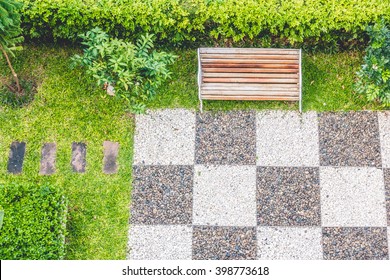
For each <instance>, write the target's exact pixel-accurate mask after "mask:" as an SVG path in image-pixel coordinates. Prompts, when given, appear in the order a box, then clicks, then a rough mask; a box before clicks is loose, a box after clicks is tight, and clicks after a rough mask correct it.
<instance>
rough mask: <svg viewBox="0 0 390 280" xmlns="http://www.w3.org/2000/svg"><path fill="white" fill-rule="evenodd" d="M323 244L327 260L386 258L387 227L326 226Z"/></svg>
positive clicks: (323, 230) (323, 231)
mask: <svg viewBox="0 0 390 280" xmlns="http://www.w3.org/2000/svg"><path fill="white" fill-rule="evenodd" d="M322 234H323V239H322V246H323V250H324V259H326V260H386V259H388V258H389V253H388V248H387V247H388V244H387V237H386V228H385V227H344V228H343V227H325V228H323V229H322Z"/></svg>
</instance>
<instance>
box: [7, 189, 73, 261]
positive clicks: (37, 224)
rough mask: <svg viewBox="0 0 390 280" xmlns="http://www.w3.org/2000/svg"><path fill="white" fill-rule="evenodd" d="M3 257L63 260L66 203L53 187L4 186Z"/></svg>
mask: <svg viewBox="0 0 390 280" xmlns="http://www.w3.org/2000/svg"><path fill="white" fill-rule="evenodd" d="M0 209H2V210H3V211H4V219H3V226H2V228H1V229H0V259H2V260H6V259H14V260H21V259H33V260H39V259H45V260H52V259H62V258H63V257H64V254H65V242H64V241H65V230H66V229H65V223H66V202H65V198H64V196H63V195H62V194H61V192H58V191H56V190H55V189H54V188H53V187H50V186H41V187H37V186H34V185H16V184H11V185H0Z"/></svg>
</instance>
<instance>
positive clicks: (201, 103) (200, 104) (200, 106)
mask: <svg viewBox="0 0 390 280" xmlns="http://www.w3.org/2000/svg"><path fill="white" fill-rule="evenodd" d="M199 109H200V112H201V113H203V101H202V99H199Z"/></svg>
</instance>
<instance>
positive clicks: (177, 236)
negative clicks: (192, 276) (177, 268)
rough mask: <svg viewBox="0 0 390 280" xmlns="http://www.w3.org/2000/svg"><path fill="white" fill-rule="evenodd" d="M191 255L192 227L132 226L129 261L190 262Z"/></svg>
mask: <svg viewBox="0 0 390 280" xmlns="http://www.w3.org/2000/svg"><path fill="white" fill-rule="evenodd" d="M191 255H192V227H191V226H183V225H155V226H142V225H130V230H129V244H128V254H127V258H128V259H131V260H190V259H191Z"/></svg>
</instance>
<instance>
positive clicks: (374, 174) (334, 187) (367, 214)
mask: <svg viewBox="0 0 390 280" xmlns="http://www.w3.org/2000/svg"><path fill="white" fill-rule="evenodd" d="M320 181H321V212H322V226H341V227H346V226H386V209H385V190H384V183H383V173H382V170H381V169H377V168H373V167H321V168H320Z"/></svg>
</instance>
